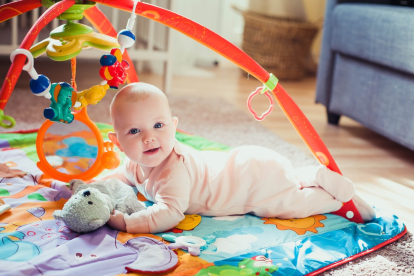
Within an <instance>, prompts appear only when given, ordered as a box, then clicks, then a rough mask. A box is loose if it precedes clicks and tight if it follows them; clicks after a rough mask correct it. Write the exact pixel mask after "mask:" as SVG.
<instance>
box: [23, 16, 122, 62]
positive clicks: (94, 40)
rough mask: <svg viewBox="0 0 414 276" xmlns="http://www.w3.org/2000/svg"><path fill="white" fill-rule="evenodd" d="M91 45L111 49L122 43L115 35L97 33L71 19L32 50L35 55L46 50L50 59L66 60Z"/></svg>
mask: <svg viewBox="0 0 414 276" xmlns="http://www.w3.org/2000/svg"><path fill="white" fill-rule="evenodd" d="M89 47H93V48H97V49H100V50H104V51H110V50H111V49H112V48H114V47H116V48H118V47H120V45H119V43H118V41H117V39H116V38H114V37H111V36H108V35H104V34H100V33H96V32H94V31H93V29H92V28H91V27H89V26H86V25H83V24H80V23H74V22H72V21H69V22H68V23H66V24H64V25H61V26H59V27H57V28H56V29H54V30H53V31H52V32H51V33H50V37H48V38H46V39H44V40H42V41H41V42H39V43H37V44H36V45H34V46H33V47H31V48H30V52H31V53H32V54H33V56H34V57H38V56H40V55H41V54H43V53H44V52H46V55H47V56H48V57H49V58H50V59H52V60H56V61H64V60H68V59H71V58H73V57H75V56H77V55H78V54H79V53H80V52H81V50H82V49H84V48H89Z"/></svg>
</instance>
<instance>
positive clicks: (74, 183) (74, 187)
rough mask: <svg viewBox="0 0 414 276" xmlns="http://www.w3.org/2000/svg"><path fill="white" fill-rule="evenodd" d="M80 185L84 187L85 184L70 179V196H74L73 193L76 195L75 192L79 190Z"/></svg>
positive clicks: (78, 180)
mask: <svg viewBox="0 0 414 276" xmlns="http://www.w3.org/2000/svg"><path fill="white" fill-rule="evenodd" d="M81 185H85V182H83V181H82V180H80V179H72V180H71V181H70V182H69V189H70V190H71V191H72V194H75V193H76V191H77V190H78V188H79V187H80V186H81Z"/></svg>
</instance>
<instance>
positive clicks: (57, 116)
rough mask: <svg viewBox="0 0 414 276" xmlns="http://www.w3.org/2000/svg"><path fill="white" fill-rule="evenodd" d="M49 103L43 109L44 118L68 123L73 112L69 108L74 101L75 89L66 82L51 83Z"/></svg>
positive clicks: (71, 118) (71, 119)
mask: <svg viewBox="0 0 414 276" xmlns="http://www.w3.org/2000/svg"><path fill="white" fill-rule="evenodd" d="M50 95H51V99H50V100H51V101H52V102H51V104H50V107H48V108H46V109H45V110H44V111H43V115H44V116H45V118H46V119H49V120H51V121H54V122H61V123H65V124H70V123H71V122H72V121H73V118H74V116H73V114H72V112H71V111H70V108H71V107H72V106H73V105H74V104H75V102H76V98H77V97H76V91H75V90H74V89H73V88H72V86H70V84H69V83H67V82H59V83H53V84H52V86H51V89H50Z"/></svg>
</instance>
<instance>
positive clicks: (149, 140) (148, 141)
mask: <svg viewBox="0 0 414 276" xmlns="http://www.w3.org/2000/svg"><path fill="white" fill-rule="evenodd" d="M154 141H155V137H154V136H146V137H145V138H144V143H145V144H148V143H150V142H154Z"/></svg>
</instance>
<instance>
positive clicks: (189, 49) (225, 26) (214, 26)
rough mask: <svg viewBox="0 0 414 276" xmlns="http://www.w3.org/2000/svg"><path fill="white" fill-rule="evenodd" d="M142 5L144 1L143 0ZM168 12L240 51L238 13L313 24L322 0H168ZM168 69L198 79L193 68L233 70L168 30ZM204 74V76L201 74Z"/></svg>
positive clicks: (314, 50)
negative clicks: (253, 12)
mask: <svg viewBox="0 0 414 276" xmlns="http://www.w3.org/2000/svg"><path fill="white" fill-rule="evenodd" d="M144 1H145V0H144ZM170 1H171V4H172V7H171V10H172V11H174V12H176V13H178V14H180V15H182V16H185V17H187V18H189V19H191V20H193V21H195V22H197V23H199V24H201V25H203V26H205V27H206V28H208V29H210V30H212V31H214V32H216V33H217V34H219V35H221V36H222V37H224V38H225V39H227V40H228V41H230V42H231V43H233V44H235V45H236V46H238V47H240V48H241V44H242V39H243V28H244V20H243V16H242V15H241V13H240V12H239V11H236V10H235V9H233V8H232V6H233V5H234V6H237V7H238V8H240V9H242V10H247V9H250V10H253V11H256V12H259V13H264V14H268V15H274V16H281V17H289V18H295V19H299V20H308V21H310V22H315V21H317V20H318V19H321V18H322V16H323V13H324V8H325V4H324V0H170ZM171 35H172V39H173V43H172V51H173V54H172V56H173V58H172V68H173V74H175V75H194V74H196V75H200V74H203V71H200V70H198V69H197V68H202V67H212V66H213V64H214V62H215V61H218V62H219V64H220V66H235V65H234V64H233V63H232V62H230V61H228V60H226V59H225V58H223V57H222V56H220V55H219V54H217V53H216V52H214V51H212V50H211V49H209V48H207V47H205V46H204V45H202V44H200V43H198V42H196V41H194V40H193V39H191V38H189V37H187V36H185V35H184V34H182V33H180V32H177V31H175V30H171ZM319 48H320V36H319V37H317V39H315V42H314V46H313V48H312V55H313V57H314V59H315V60H318V56H319ZM151 67H152V70H153V71H154V72H155V73H162V68H163V67H162V64H157V63H153V64H152V66H151ZM204 73H205V72H204Z"/></svg>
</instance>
